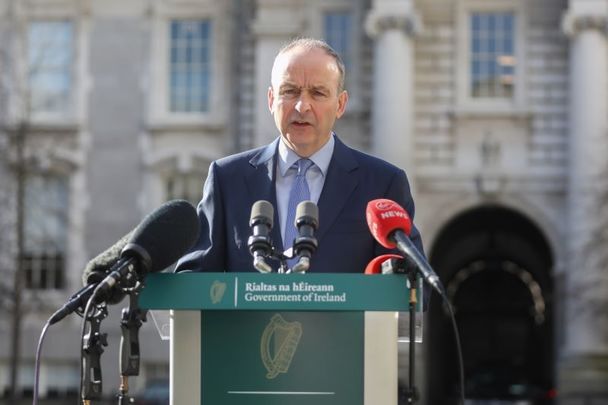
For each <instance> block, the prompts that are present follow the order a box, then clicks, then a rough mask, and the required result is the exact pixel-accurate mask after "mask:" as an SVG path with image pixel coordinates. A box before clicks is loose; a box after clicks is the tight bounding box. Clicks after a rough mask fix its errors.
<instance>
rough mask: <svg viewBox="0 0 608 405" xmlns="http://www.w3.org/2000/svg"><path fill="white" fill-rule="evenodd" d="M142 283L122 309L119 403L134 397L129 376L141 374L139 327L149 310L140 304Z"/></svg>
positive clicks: (129, 401) (124, 403) (129, 402)
mask: <svg viewBox="0 0 608 405" xmlns="http://www.w3.org/2000/svg"><path fill="white" fill-rule="evenodd" d="M142 287H143V284H140V285H139V286H138V287H137V288H136V289H134V290H133V291H131V293H130V294H129V306H128V307H127V308H123V309H122V319H121V321H120V329H121V331H122V338H121V340H120V388H119V392H118V405H129V404H132V403H133V398H131V397H130V396H129V376H137V375H139V360H140V352H139V329H140V328H141V325H142V324H143V323H144V322H146V320H147V319H146V315H147V313H148V311H147V310H142V309H141V308H140V307H139V304H138V297H139V291H140V289H141V288H142Z"/></svg>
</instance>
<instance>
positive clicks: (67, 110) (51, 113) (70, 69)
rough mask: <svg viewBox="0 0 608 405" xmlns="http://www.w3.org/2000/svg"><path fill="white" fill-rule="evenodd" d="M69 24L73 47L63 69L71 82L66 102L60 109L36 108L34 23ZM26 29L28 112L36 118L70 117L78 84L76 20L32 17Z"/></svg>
mask: <svg viewBox="0 0 608 405" xmlns="http://www.w3.org/2000/svg"><path fill="white" fill-rule="evenodd" d="M53 23H55V24H67V26H68V28H69V31H70V38H69V39H68V42H69V44H68V45H69V46H70V47H71V49H70V50H69V55H68V56H69V57H70V60H69V61H68V62H67V65H66V66H64V67H65V71H62V72H61V73H62V74H67V75H68V79H69V84H68V88H67V94H66V100H65V104H64V105H63V106H62V108H61V109H59V110H46V109H41V110H36V109H34V106H33V101H34V100H33V94H34V93H33V91H32V89H33V86H32V72H31V69H32V63H31V59H30V56H31V52H32V43H33V42H31V34H32V31H31V30H32V27H33V25H34V24H53ZM25 30H26V32H25V33H24V34H25V40H24V42H25V44H24V47H25V55H24V62H25V65H26V71H27V77H26V78H25V80H26V82H27V84H26V86H25V88H26V89H27V103H28V107H27V109H28V112H29V113H30V114H31V116H32V117H34V118H36V119H53V118H55V119H61V118H66V117H69V116H71V115H72V114H73V112H74V105H75V100H74V96H75V94H76V92H75V85H76V57H77V56H76V55H77V52H76V45H77V37H76V36H77V31H76V30H77V24H76V22H75V21H73V20H72V19H70V18H34V19H30V20H29V21H27V24H26V25H25ZM42 65H45V63H44V61H43V63H42Z"/></svg>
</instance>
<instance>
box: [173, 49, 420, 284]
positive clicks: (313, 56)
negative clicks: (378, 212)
mask: <svg viewBox="0 0 608 405" xmlns="http://www.w3.org/2000/svg"><path fill="white" fill-rule="evenodd" d="M347 102H348V93H347V92H346V90H344V64H343V63H342V61H341V59H340V57H339V56H338V55H337V54H336V52H335V51H334V50H333V49H332V48H331V47H330V46H329V45H327V44H326V43H325V42H323V41H319V40H314V39H307V38H304V39H298V40H295V41H293V42H291V43H289V44H288V45H286V46H285V47H284V48H283V49H281V51H279V53H278V55H277V57H276V59H275V61H274V65H273V68H272V75H271V86H270V88H269V89H268V107H269V109H270V112H271V114H272V115H273V117H274V121H275V124H276V126H277V128H278V130H279V133H280V137H279V138H277V139H276V140H275V141H274V142H272V143H271V144H269V145H267V146H264V147H261V148H257V149H254V150H250V151H246V152H243V153H239V154H237V155H233V156H229V157H226V158H223V159H220V160H218V161H215V162H213V163H212V164H211V166H210V168H209V175H208V177H207V181H206V182H205V186H204V190H203V198H202V200H201V202H200V203H199V205H198V214H199V218H200V223H201V236H200V238H199V240H198V242H197V243H196V245H195V246H194V247H193V249H192V251H191V252H190V253H188V254H187V255H186V256H184V257H183V258H182V259H181V260H180V261H179V263H178V265H177V268H176V271H183V270H193V271H256V270H255V269H254V267H253V264H252V263H253V262H252V257H251V254H250V253H249V250H248V247H247V239H248V237H249V236H250V235H251V230H250V228H249V214H250V211H251V206H252V205H253V204H254V203H255V202H256V201H258V200H268V201H270V202H271V203H272V205H273V206H274V207H275V218H274V224H275V226H274V227H273V229H272V233H271V236H272V240H273V242H274V246H275V248H276V249H277V250H279V251H283V250H285V248H287V247H290V246H291V243H292V242H293V236H291V235H293V232H294V229H295V228H294V225H293V215H294V214H293V211H294V209H293V207H294V201H293V199H294V197H293V195H294V194H297V193H298V192H299V191H298V192H296V193H294V192H293V191H292V189H294V190H295V189H296V187H297V188H298V189H299V190H305V191H304V194H300V196H302V195H304V196H305V197H306V198H304V199H310V200H312V201H314V202H316V203H317V204H318V207H319V228H318V230H317V232H316V234H315V235H316V237H317V240H318V243H319V246H318V249H317V251H316V252H315V253H314V255H313V257H312V261H311V267H310V270H309V271H310V272H353V273H361V272H363V270H364V269H365V267H366V265H367V263H368V262H369V261H370V260H371V259H373V258H374V257H376V256H378V255H380V254H384V253H387V251H386V249H384V248H382V247H381V246H380V245H379V244H378V243H377V242H375V240H374V239H373V237H372V235H371V234H370V232H369V229H368V227H367V223H366V219H365V209H366V206H367V203H368V202H369V201H370V200H373V199H376V198H388V199H391V200H394V201H396V202H397V203H399V204H400V205H401V206H403V207H404V208H405V209H406V210H407V211H408V213H409V214H410V216H411V217H412V218H413V216H414V202H413V200H412V197H411V194H410V190H409V185H408V182H407V179H406V175H405V172H404V171H403V170H401V169H399V168H397V167H395V166H393V165H391V164H389V163H387V162H385V161H383V160H380V159H378V158H375V157H372V156H369V155H366V154H363V153H361V152H358V151H356V150H354V149H351V148H349V147H347V146H346V145H344V144H343V143H342V142H341V141H340V140H339V139H338V137H337V136H336V135H335V134H334V133H333V126H334V123H335V121H336V120H337V119H339V118H340V117H341V116H342V115H343V114H344V111H345V108H346V104H347ZM302 158H304V159H303V160H302V162H300V163H297V162H298V161H299V160H301V159H302ZM294 163H297V164H298V165H300V166H295V165H294ZM294 183H297V184H298V185H297V186H296V184H294ZM304 183H305V184H304ZM302 184H304V185H303V186H302ZM301 187H303V188H301ZM290 199H291V200H292V201H290ZM411 237H412V239H413V241H414V243H415V244H416V245H417V247H418V248H419V249H420V250H421V251H422V244H421V241H420V235H419V233H418V231H417V230H416V228H415V227H414V228H413V231H412V235H411ZM283 241H284V242H283ZM269 264H272V266H273V268H274V269H275V270H276V268H277V267H278V263H276V262H274V261H270V263H269Z"/></svg>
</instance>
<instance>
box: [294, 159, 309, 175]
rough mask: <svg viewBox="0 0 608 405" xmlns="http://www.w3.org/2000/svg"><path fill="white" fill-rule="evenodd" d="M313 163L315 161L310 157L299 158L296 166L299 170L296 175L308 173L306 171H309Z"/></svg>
mask: <svg viewBox="0 0 608 405" xmlns="http://www.w3.org/2000/svg"><path fill="white" fill-rule="evenodd" d="M313 164H314V163H313V162H312V160H310V159H299V160H298V161H297V162H296V163H295V165H296V168H297V170H298V172H297V173H296V176H304V175H305V174H306V172H307V171H308V169H310V167H311V166H312V165H313Z"/></svg>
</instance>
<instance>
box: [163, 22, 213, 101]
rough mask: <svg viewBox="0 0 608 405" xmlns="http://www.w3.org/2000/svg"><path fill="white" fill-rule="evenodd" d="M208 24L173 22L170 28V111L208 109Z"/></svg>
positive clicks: (209, 51) (209, 36) (209, 66)
mask: <svg viewBox="0 0 608 405" xmlns="http://www.w3.org/2000/svg"><path fill="white" fill-rule="evenodd" d="M210 26H211V22H210V21H207V20H204V21H197V20H174V21H172V22H171V29H170V35H171V38H170V43H171V49H170V52H169V54H170V58H171V60H170V69H169V70H170V71H169V77H170V80H169V87H170V89H169V98H170V100H169V108H170V111H171V112H205V111H208V110H209V108H208V107H209V97H210V88H209V86H204V85H203V83H208V82H209V80H210V76H211V65H210V63H209V61H210V59H211V27H210Z"/></svg>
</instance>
